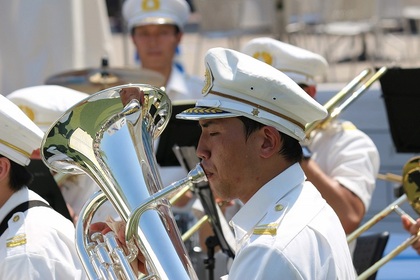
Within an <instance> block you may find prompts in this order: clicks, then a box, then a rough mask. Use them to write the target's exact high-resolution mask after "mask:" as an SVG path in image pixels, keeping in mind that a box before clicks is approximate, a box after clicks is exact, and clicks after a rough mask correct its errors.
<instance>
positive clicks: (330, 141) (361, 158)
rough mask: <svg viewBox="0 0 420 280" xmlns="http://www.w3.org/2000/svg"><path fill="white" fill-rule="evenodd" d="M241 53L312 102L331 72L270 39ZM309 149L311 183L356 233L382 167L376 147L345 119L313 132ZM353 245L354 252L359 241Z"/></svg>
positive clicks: (313, 57) (306, 165)
mask: <svg viewBox="0 0 420 280" xmlns="http://www.w3.org/2000/svg"><path fill="white" fill-rule="evenodd" d="M242 52H243V53H245V54H248V55H250V56H253V57H255V58H257V59H260V60H262V61H264V62H266V63H268V64H270V65H271V66H273V67H275V68H277V69H279V70H280V71H283V72H284V73H285V74H286V75H288V76H289V77H290V78H291V79H293V80H294V81H295V82H296V83H297V84H299V85H300V86H301V87H302V88H303V89H304V90H305V91H306V92H307V93H308V94H309V95H310V96H311V97H313V98H315V97H316V82H315V79H316V78H319V77H321V76H322V75H324V74H325V72H326V70H327V67H328V64H327V62H326V60H325V59H324V58H323V57H322V56H320V55H318V54H316V53H313V52H310V51H308V50H305V49H302V48H299V47H296V46H293V45H290V44H287V43H284V42H280V41H278V40H275V39H272V38H268V37H263V38H256V39H252V40H251V41H249V42H248V43H246V44H245V45H244V46H243V49H242ZM305 144H306V145H307V147H308V148H309V151H310V153H311V155H309V154H308V155H307V156H306V157H304V160H302V161H301V166H302V168H303V170H304V171H305V174H306V176H307V178H308V180H309V181H311V182H312V183H313V184H314V185H315V187H316V188H317V189H318V190H319V191H320V193H321V194H322V196H323V197H324V198H325V200H326V201H327V202H328V204H330V205H331V207H332V208H333V209H334V210H335V211H336V213H337V215H338V217H339V218H340V221H341V224H342V225H343V227H344V230H345V232H346V234H349V233H351V232H353V231H354V230H355V229H357V227H358V226H359V224H360V223H361V221H362V219H363V217H364V215H365V213H366V211H367V209H368V208H369V205H370V202H371V199H372V194H373V191H374V189H375V183H376V177H377V175H378V172H379V165H380V158H379V152H378V150H377V147H376V145H375V144H374V142H373V141H372V140H371V139H370V138H369V136H367V135H366V134H365V133H364V132H362V131H360V130H358V129H357V128H356V127H355V126H354V125H353V124H352V123H351V122H349V121H344V120H341V119H334V120H332V121H330V122H329V123H328V124H327V125H325V126H323V127H322V129H317V130H315V131H314V132H312V134H311V135H310V137H309V141H307V142H306V143H305ZM349 246H350V249H351V251H352V252H353V250H354V247H355V242H352V244H349Z"/></svg>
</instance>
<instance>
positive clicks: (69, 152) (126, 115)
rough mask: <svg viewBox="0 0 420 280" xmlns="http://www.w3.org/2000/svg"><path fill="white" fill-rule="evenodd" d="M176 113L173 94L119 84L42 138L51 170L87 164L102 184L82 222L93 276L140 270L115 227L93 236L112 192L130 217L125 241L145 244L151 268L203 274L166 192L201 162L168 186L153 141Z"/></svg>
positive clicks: (197, 175) (185, 275) (131, 275)
mask: <svg viewBox="0 0 420 280" xmlns="http://www.w3.org/2000/svg"><path fill="white" fill-rule="evenodd" d="M171 114H172V107H171V102H170V99H169V97H168V96H167V95H166V93H165V92H164V91H162V90H161V89H159V88H157V87H153V86H150V85H142V84H130V85H124V86H118V87H113V88H109V89H107V90H103V91H100V92H98V93H95V94H93V95H91V96H90V97H89V98H87V99H85V100H84V101H82V102H80V103H79V104H76V105H75V106H73V107H72V108H71V109H69V110H68V111H67V112H66V113H65V114H64V115H63V116H62V117H61V118H60V119H59V120H57V121H56V122H55V123H54V124H53V125H52V126H51V127H50V129H49V130H48V131H47V133H46V136H45V137H44V139H43V142H42V146H41V155H42V158H43V160H44V162H45V163H46V164H47V165H48V166H49V167H50V168H51V169H52V170H54V171H57V172H64V173H66V172H67V173H68V172H84V173H86V174H88V175H89V176H90V177H91V178H92V179H93V180H95V182H96V183H97V184H98V185H99V187H100V189H101V192H98V193H96V194H94V195H93V196H92V197H91V199H90V200H88V201H87V202H86V203H85V205H84V207H83V209H82V211H81V213H80V216H79V219H78V223H77V225H76V245H77V251H78V254H79V257H80V258H81V260H82V264H83V266H84V268H85V270H86V272H87V274H88V276H89V278H91V279H137V277H138V275H136V272H135V271H133V270H132V269H131V267H130V262H131V261H132V260H133V257H134V259H135V255H136V253H135V251H134V250H130V251H129V252H128V253H127V255H126V254H125V253H124V252H123V251H122V250H121V248H119V246H118V244H117V242H116V239H115V237H114V236H112V235H105V236H103V237H98V236H97V235H95V236H94V237H91V236H89V232H88V231H89V225H90V223H91V221H92V218H93V215H94V214H95V212H96V211H97V210H98V209H99V207H100V206H101V205H102V204H103V203H104V202H105V201H106V200H108V201H109V202H111V204H112V206H113V207H114V209H115V210H116V212H117V213H118V214H119V216H120V217H121V220H122V221H124V222H126V229H125V232H126V239H127V240H126V241H127V244H136V245H137V246H138V247H139V249H140V250H141V251H142V253H143V255H144V256H145V258H146V267H147V270H148V274H149V275H151V276H153V277H155V278H157V279H197V275H196V274H195V271H194V269H193V267H192V263H191V261H190V259H189V257H188V253H187V251H186V249H185V246H184V243H183V241H182V238H181V235H180V233H179V230H178V227H177V225H176V222H175V219H174V217H173V214H172V212H171V208H170V203H169V201H168V199H167V197H169V195H170V194H172V192H175V191H178V190H179V189H182V188H185V187H192V185H193V184H195V183H197V182H200V181H202V180H205V179H206V177H205V174H204V172H203V170H202V169H201V167H200V166H197V167H196V168H195V169H194V170H191V171H190V173H189V175H188V176H187V177H186V178H184V179H183V180H180V181H179V182H175V183H174V184H172V185H171V186H168V187H166V188H163V186H162V180H161V178H160V174H159V171H158V165H157V162H156V158H155V153H154V150H153V148H154V140H156V139H157V138H158V137H159V135H160V134H161V133H162V131H163V130H164V129H165V127H166V125H167V123H168V121H169V119H170V116H171ZM102 238H104V239H105V240H106V246H105V243H102V242H103V241H102ZM129 247H132V246H129ZM105 250H106V251H107V252H109V253H105V252H104V251H105ZM98 254H101V255H99V256H98ZM103 254H105V255H107V256H108V257H106V258H107V260H104V259H103V256H104V255H103ZM108 259H109V262H108ZM153 277H152V278H153Z"/></svg>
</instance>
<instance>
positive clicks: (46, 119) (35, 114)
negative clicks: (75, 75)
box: [7, 85, 89, 132]
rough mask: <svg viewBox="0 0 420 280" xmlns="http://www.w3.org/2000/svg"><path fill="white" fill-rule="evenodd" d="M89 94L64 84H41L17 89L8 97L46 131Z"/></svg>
mask: <svg viewBox="0 0 420 280" xmlns="http://www.w3.org/2000/svg"><path fill="white" fill-rule="evenodd" d="M88 96H89V95H88V94H86V93H83V92H80V91H77V90H74V89H70V88H67V87H63V86H57V85H41V86H33V87H26V88H22V89H19V90H16V91H14V92H12V93H10V94H9V95H8V96H7V98H8V99H9V100H11V101H12V102H13V103H15V104H16V105H17V106H18V107H19V108H20V109H21V110H22V111H23V112H25V114H26V115H27V116H28V117H29V118H30V119H31V120H32V121H33V122H34V123H35V124H36V125H38V126H39V127H40V128H41V129H42V130H43V131H44V132H45V131H47V130H48V128H49V127H50V126H51V125H52V124H53V123H54V122H55V121H56V120H58V119H59V118H60V117H61V116H62V115H63V114H64V113H65V112H66V111H67V110H68V109H69V108H71V107H72V106H73V105H76V104H77V103H79V102H80V101H81V100H83V99H85V98H86V97H88Z"/></svg>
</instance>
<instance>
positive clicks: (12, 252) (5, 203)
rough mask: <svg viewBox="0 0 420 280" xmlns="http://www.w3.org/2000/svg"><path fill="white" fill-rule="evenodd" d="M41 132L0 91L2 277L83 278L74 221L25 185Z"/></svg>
mask: <svg viewBox="0 0 420 280" xmlns="http://www.w3.org/2000/svg"><path fill="white" fill-rule="evenodd" d="M43 135H44V133H43V132H42V130H40V129H39V128H38V127H37V126H36V125H35V124H34V123H33V122H32V121H31V120H30V119H29V118H28V117H27V116H26V115H25V114H24V113H23V112H22V111H21V110H20V109H19V108H18V107H17V106H16V105H14V104H13V103H12V102H11V101H10V100H8V99H7V98H5V97H4V96H2V95H0V229H1V230H0V245H1V247H0V278H1V279H60V280H61V279H86V275H85V273H84V271H83V268H82V265H81V263H80V261H79V259H78V256H77V254H76V249H75V242H74V237H75V231H74V226H73V224H72V223H71V221H69V220H68V219H67V218H65V217H64V216H62V215H61V214H59V213H58V212H56V211H55V210H53V209H52V208H51V207H50V205H49V204H48V203H47V201H46V200H44V199H43V198H41V196H39V195H38V194H36V193H35V192H33V191H31V190H29V189H28V187H27V185H28V184H29V183H30V181H31V178H32V174H31V173H29V172H28V170H27V168H26V166H27V165H28V164H29V162H30V155H31V154H32V152H33V151H34V150H37V149H39V147H40V145H41V140H42V137H43Z"/></svg>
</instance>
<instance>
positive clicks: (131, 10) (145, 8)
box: [122, 0, 190, 30]
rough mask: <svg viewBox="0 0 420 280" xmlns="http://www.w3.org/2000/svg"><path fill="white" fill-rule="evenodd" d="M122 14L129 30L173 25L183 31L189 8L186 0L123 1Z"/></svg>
mask: <svg viewBox="0 0 420 280" xmlns="http://www.w3.org/2000/svg"><path fill="white" fill-rule="evenodd" d="M122 12H123V16H124V18H125V20H126V21H127V24H128V29H129V30H131V29H132V28H133V27H136V26H141V25H149V24H174V25H177V26H178V27H179V28H180V29H181V30H183V29H184V26H185V24H186V23H187V21H188V18H189V16H190V7H189V5H188V3H187V1H186V0H125V1H124V4H123V8H122Z"/></svg>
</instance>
